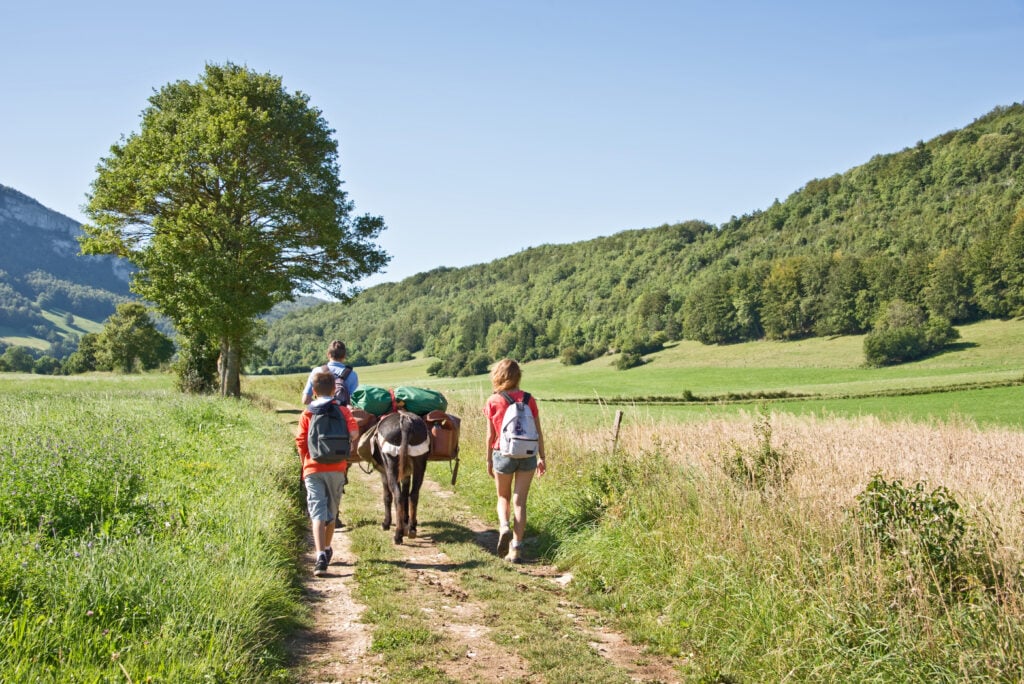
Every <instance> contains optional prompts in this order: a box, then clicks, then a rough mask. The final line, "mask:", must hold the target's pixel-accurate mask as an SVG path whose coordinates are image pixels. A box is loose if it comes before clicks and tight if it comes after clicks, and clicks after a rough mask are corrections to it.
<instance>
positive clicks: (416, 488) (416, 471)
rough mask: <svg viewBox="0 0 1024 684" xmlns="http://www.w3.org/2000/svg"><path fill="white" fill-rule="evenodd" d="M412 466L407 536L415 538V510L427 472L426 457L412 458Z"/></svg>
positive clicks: (418, 503)
mask: <svg viewBox="0 0 1024 684" xmlns="http://www.w3.org/2000/svg"><path fill="white" fill-rule="evenodd" d="M412 462H413V466H412V487H411V488H410V490H409V536H410V537H412V538H415V537H416V510H417V509H418V508H419V505H420V487H422V486H423V475H424V474H425V473H426V472H427V459H426V457H425V456H424V457H421V458H414V459H413V461H412Z"/></svg>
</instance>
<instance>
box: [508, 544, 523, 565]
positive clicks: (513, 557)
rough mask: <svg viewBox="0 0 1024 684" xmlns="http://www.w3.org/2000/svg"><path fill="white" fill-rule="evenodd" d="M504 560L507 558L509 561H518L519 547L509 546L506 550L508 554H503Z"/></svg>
mask: <svg viewBox="0 0 1024 684" xmlns="http://www.w3.org/2000/svg"><path fill="white" fill-rule="evenodd" d="M505 560H507V561H508V562H509V563H519V562H520V559H519V547H518V546H513V547H512V548H510V549H509V550H508V555H507V556H505Z"/></svg>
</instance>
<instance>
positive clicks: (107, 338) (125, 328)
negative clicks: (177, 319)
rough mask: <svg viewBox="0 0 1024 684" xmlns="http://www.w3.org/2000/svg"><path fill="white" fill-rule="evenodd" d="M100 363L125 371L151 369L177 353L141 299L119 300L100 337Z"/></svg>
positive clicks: (97, 352) (98, 340) (105, 366)
mask: <svg viewBox="0 0 1024 684" xmlns="http://www.w3.org/2000/svg"><path fill="white" fill-rule="evenodd" d="M96 347H97V350H96V363H97V366H99V367H104V368H110V369H111V370H116V371H121V372H122V373H132V372H135V371H136V370H138V369H139V368H141V369H142V370H151V369H153V368H156V367H157V366H159V365H160V364H161V363H163V362H164V361H167V360H169V359H170V358H171V356H173V355H174V343H173V342H171V340H170V338H169V337H167V336H166V335H164V334H163V333H161V332H160V331H159V330H157V329H156V325H154V324H153V319H152V318H150V316H149V311H147V310H146V307H145V306H144V305H143V304H140V303H139V302H128V303H126V304H119V305H118V306H117V310H116V311H115V312H114V314H113V315H112V316H110V318H108V319H107V320H106V321H105V322H104V325H103V330H102V331H100V333H99V337H98V338H97V340H96Z"/></svg>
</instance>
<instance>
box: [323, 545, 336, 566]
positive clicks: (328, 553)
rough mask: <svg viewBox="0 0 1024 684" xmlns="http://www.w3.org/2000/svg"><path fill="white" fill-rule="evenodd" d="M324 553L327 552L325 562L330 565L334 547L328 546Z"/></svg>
mask: <svg viewBox="0 0 1024 684" xmlns="http://www.w3.org/2000/svg"><path fill="white" fill-rule="evenodd" d="M324 553H326V554H327V564H328V565H330V564H331V559H332V558H334V549H332V548H331V547H330V546H328V547H327V548H326V549H324Z"/></svg>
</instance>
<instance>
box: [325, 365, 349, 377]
mask: <svg viewBox="0 0 1024 684" xmlns="http://www.w3.org/2000/svg"><path fill="white" fill-rule="evenodd" d="M325 367H326V366H325ZM350 375H352V366H345V367H344V368H342V369H341V375H340V376H338V377H340V378H341V379H342V380H348V376H350Z"/></svg>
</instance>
